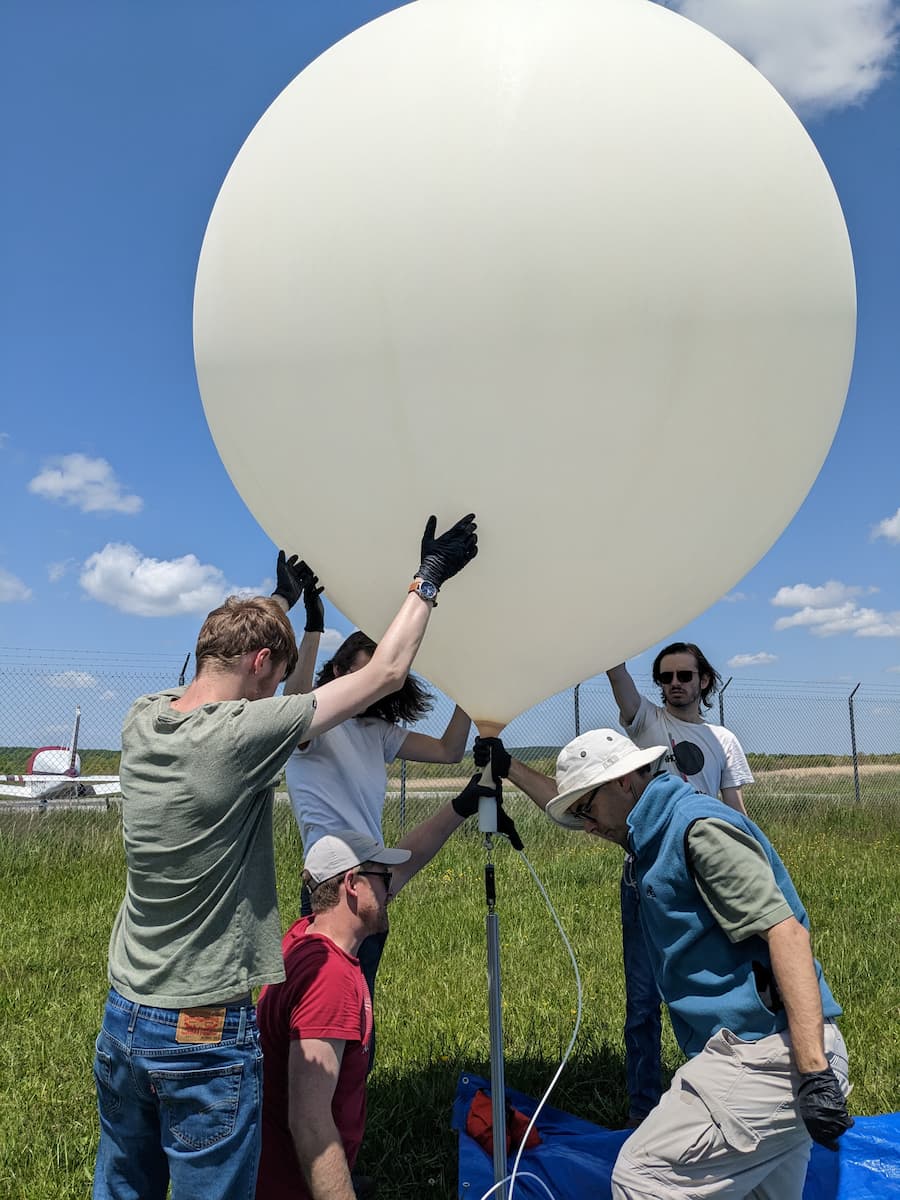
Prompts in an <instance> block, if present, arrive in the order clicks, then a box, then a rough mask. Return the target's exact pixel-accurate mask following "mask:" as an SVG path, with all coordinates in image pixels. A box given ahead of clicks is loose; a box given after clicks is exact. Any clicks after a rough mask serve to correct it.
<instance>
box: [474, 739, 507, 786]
mask: <svg viewBox="0 0 900 1200" xmlns="http://www.w3.org/2000/svg"><path fill="white" fill-rule="evenodd" d="M472 758H473V759H474V762H475V766H476V767H486V766H487V765H488V763H490V766H491V774H492V775H493V777H494V778H495V779H507V778H508V777H509V768H510V764H511V762H512V759H511V758H510V757H509V751H508V750H507V749H506V747H505V746H504V745H503V743H502V742H501V741H500V739H499V738H498V737H486V738H485V737H477V738H476V739H475V745H474V746H473V747H472Z"/></svg>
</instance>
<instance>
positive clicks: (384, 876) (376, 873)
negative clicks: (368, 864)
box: [356, 871, 394, 892]
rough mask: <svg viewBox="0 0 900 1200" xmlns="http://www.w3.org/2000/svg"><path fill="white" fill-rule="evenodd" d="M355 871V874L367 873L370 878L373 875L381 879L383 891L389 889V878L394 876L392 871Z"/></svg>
mask: <svg viewBox="0 0 900 1200" xmlns="http://www.w3.org/2000/svg"><path fill="white" fill-rule="evenodd" d="M356 873H357V875H368V876H369V877H370V878H371V877H373V876H374V878H375V879H383V880H384V888H385V891H387V892H389V891H390V890H391V880H392V879H393V877H394V872H393V871H357V872H356Z"/></svg>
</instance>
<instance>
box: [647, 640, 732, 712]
mask: <svg viewBox="0 0 900 1200" xmlns="http://www.w3.org/2000/svg"><path fill="white" fill-rule="evenodd" d="M669 654H693V656H694V659H695V661H696V663H697V670H698V671H699V672H700V678H701V679H702V678H703V676H704V675H706V676H707V678H708V680H709V682H708V683H707V685H706V687H704V688H701V689H700V703H701V704H702V705H703V707H704V708H712V699H711V697H712V696H714V695H715V694H716V692H717V691H718V690H719V687H720V686H721V683H722V676H721V675H720V674H719V672H718V671H717V670H716V668H715V667H714V666H713V665H712V663H711V662H710V661H709V659H708V658H707V657H706V655H705V654H704V653H703V651H702V650H701V649H700V647H699V646H697V645H695V644H694V643H693V642H673V643H672V645H671V646H666V647H665V648H664V649H663V650H660V652H659V654H657V656H656V658H654V660H653V682H654V683H659V685H660V687H662V684H661V683H660V680H659V664H660V663H661V662H662V660H663V659H664V658H665V657H666V656H667V655H669Z"/></svg>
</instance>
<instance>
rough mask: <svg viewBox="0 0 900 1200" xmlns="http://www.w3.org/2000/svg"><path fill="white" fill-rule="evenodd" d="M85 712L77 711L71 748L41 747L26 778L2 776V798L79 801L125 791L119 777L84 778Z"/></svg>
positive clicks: (35, 752)
mask: <svg viewBox="0 0 900 1200" xmlns="http://www.w3.org/2000/svg"><path fill="white" fill-rule="evenodd" d="M80 725H81V709H80V708H76V709H75V726H74V728H73V729H72V738H71V741H70V742H69V745H68V746H41V748H40V749H39V750H35V751H34V752H33V754H32V755H31V757H30V758H29V760H28V767H27V769H26V773H25V774H24V775H0V796H15V797H17V798H18V799H19V800H41V801H44V800H78V799H87V798H88V797H90V796H114V795H116V794H117V793H118V792H120V791H121V790H122V789H121V788H120V786H119V777H118V775H82V774H81V758H80V756H79V754H78V729H79V726H80Z"/></svg>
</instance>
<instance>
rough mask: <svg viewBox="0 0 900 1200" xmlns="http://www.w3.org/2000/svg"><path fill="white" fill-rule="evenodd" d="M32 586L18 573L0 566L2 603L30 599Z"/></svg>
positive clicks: (0, 602)
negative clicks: (26, 583) (14, 573)
mask: <svg viewBox="0 0 900 1200" xmlns="http://www.w3.org/2000/svg"><path fill="white" fill-rule="evenodd" d="M30 599H31V588H30V587H27V586H26V585H25V584H24V583H23V582H22V580H21V579H20V578H19V577H18V575H13V573H12V572H11V571H4V570H3V568H2V567H0V604H12V603H14V602H15V601H16V600H30Z"/></svg>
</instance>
